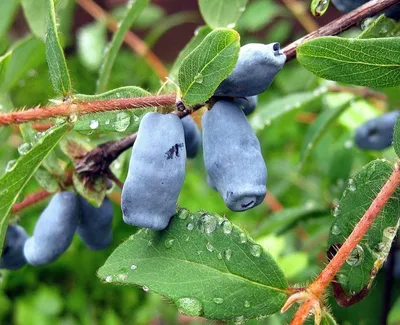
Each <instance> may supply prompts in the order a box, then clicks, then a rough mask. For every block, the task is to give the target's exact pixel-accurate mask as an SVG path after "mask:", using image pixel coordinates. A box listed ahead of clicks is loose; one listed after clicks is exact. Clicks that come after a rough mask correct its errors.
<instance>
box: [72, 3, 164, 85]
mask: <svg viewBox="0 0 400 325" xmlns="http://www.w3.org/2000/svg"><path fill="white" fill-rule="evenodd" d="M77 1H78V3H79V5H80V6H81V7H82V8H83V9H84V10H85V11H86V12H87V13H88V14H90V15H91V16H92V17H93V18H95V19H96V20H105V21H106V22H107V27H108V29H110V30H111V31H113V32H116V30H117V29H118V23H117V22H116V21H115V20H114V19H113V18H112V17H110V16H109V15H108V14H107V13H106V12H105V11H104V10H103V9H102V8H101V7H100V6H99V5H98V4H96V3H95V2H94V1H92V0H77ZM124 41H125V43H126V44H128V46H129V47H130V48H131V49H132V50H133V51H134V52H135V53H137V54H138V55H139V56H141V57H143V58H144V59H145V60H146V61H147V63H148V64H149V65H150V66H151V67H152V68H153V70H154V71H155V72H156V73H157V75H158V77H159V78H160V79H161V80H165V78H166V77H167V76H168V71H167V69H166V68H165V66H164V64H163V63H162V62H161V60H160V59H159V58H158V57H157V55H155V54H154V53H153V52H152V51H151V50H150V49H149V48H148V46H147V45H146V43H144V42H143V41H142V40H141V39H140V38H139V37H138V36H136V35H135V34H134V33H133V32H131V31H129V32H127V33H126V35H125V37H124Z"/></svg>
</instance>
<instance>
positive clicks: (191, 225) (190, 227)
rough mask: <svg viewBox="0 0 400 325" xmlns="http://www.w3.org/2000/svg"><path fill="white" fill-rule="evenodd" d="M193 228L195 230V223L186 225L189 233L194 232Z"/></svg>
mask: <svg viewBox="0 0 400 325" xmlns="http://www.w3.org/2000/svg"><path fill="white" fill-rule="evenodd" d="M193 228H194V224H193V223H188V224H187V225H186V229H187V230H189V231H192V230H193Z"/></svg>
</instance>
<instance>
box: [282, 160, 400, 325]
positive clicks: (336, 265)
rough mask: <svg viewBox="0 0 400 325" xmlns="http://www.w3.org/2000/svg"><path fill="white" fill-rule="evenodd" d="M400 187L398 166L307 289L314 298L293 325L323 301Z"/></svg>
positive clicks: (300, 310)
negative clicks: (342, 268) (336, 277)
mask: <svg viewBox="0 0 400 325" xmlns="http://www.w3.org/2000/svg"><path fill="white" fill-rule="evenodd" d="M399 185H400V167H399V164H396V166H395V169H394V171H393V173H392V174H391V175H390V177H389V179H388V180H387V182H386V183H385V185H383V187H382V189H381V190H380V192H379V193H378V195H377V196H376V198H375V199H374V201H373V202H372V203H371V205H370V207H369V208H368V210H367V211H366V212H365V214H364V215H363V217H362V218H361V220H360V221H359V222H358V223H357V225H356V226H355V227H354V229H353V231H352V233H351V234H350V236H349V237H348V238H347V239H346V241H345V242H344V244H343V245H342V246H341V247H340V249H339V250H338V252H337V253H336V254H335V256H334V257H333V258H332V259H331V261H330V262H329V264H328V265H327V266H326V267H325V269H324V270H323V271H322V272H321V273H320V275H319V276H318V277H317V278H316V280H315V281H314V282H313V283H312V284H311V285H310V286H309V287H308V288H307V289H306V290H307V292H308V293H310V294H311V295H312V297H313V298H311V299H309V300H307V301H306V302H305V303H304V304H303V305H302V306H301V307H300V308H299V310H298V311H297V312H296V315H295V316H294V318H293V320H292V322H291V323H290V324H291V325H300V324H303V322H304V320H305V319H306V318H307V316H308V315H309V313H310V312H311V310H312V308H313V304H312V303H311V302H310V301H313V300H315V299H317V300H321V299H322V297H323V295H324V293H325V291H326V289H327V287H328V286H329V285H330V283H331V282H332V281H333V279H334V278H335V276H336V274H337V273H338V272H339V270H340V268H341V267H342V266H343V264H344V263H345V262H346V260H347V258H348V257H349V256H350V254H351V252H352V251H353V250H354V249H355V247H356V246H357V244H358V243H359V242H360V241H361V240H362V239H363V237H364V235H365V234H366V233H367V231H368V230H369V229H370V227H371V226H372V224H373V222H374V221H375V219H376V217H377V216H378V215H379V214H380V212H381V211H382V209H383V208H384V206H385V205H386V203H387V202H388V200H389V199H390V197H391V196H392V195H393V193H394V192H395V190H396V189H397V187H398V186H399Z"/></svg>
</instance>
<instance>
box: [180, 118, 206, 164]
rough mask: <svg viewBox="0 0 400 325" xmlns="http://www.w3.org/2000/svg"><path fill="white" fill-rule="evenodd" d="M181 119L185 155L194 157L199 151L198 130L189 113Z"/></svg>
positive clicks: (199, 139) (199, 137)
mask: <svg viewBox="0 0 400 325" xmlns="http://www.w3.org/2000/svg"><path fill="white" fill-rule="evenodd" d="M181 121H182V125H183V131H184V133H185V147H186V156H187V157H188V158H194V157H196V155H197V153H198V152H199V150H200V146H201V133H200V130H199V128H198V126H197V124H196V122H195V121H194V120H193V118H192V117H191V116H190V115H187V116H185V117H184V118H182V119H181Z"/></svg>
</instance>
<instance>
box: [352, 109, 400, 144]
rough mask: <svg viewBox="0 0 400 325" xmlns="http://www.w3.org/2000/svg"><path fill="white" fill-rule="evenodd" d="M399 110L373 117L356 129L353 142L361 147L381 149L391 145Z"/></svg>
mask: <svg viewBox="0 0 400 325" xmlns="http://www.w3.org/2000/svg"><path fill="white" fill-rule="evenodd" d="M398 116H399V111H393V112H389V113H386V114H382V115H381V116H378V117H375V118H373V119H371V120H369V121H367V122H365V123H364V124H362V125H361V126H359V127H358V128H357V129H356V132H355V142H356V144H357V146H358V147H359V148H361V149H367V150H383V149H385V148H388V147H390V146H391V145H392V140H393V128H394V125H395V124H396V120H397V117H398Z"/></svg>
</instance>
